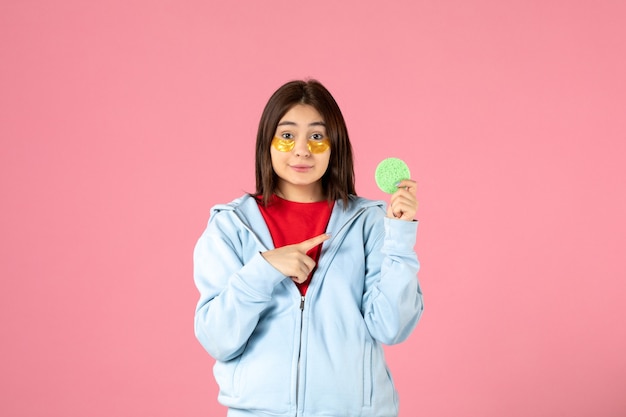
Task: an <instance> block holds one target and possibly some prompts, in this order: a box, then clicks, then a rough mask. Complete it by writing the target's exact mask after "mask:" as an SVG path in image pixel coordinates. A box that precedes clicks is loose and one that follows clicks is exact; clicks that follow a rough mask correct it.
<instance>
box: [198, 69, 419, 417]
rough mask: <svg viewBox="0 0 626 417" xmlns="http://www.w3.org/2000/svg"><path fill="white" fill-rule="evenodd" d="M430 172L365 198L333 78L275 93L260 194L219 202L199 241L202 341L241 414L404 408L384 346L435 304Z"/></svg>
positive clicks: (259, 173) (266, 115)
mask: <svg viewBox="0 0 626 417" xmlns="http://www.w3.org/2000/svg"><path fill="white" fill-rule="evenodd" d="M415 195H416V183H415V182H414V181H412V180H404V181H401V182H400V183H399V184H398V190H397V191H396V192H395V193H394V194H393V195H392V196H391V198H390V202H389V204H388V207H387V209H386V210H385V208H384V206H385V203H384V202H380V201H372V200H367V199H364V198H361V197H357V196H356V192H355V187H354V170H353V160H352V148H351V144H350V141H349V138H348V132H347V129H346V126H345V122H344V119H343V116H342V114H341V111H340V109H339V107H338V106H337V103H336V102H335V100H334V98H333V97H332V96H331V94H330V93H329V92H328V90H327V89H326V88H325V87H324V86H322V85H321V84H320V83H319V82H317V81H314V80H308V81H292V82H289V83H287V84H285V85H283V86H282V87H280V88H279V89H278V90H277V91H276V92H275V93H274V94H273V95H272V97H271V98H270V99H269V101H268V103H267V105H266V107H265V110H264V111H263V114H262V117H261V121H260V124H259V129H258V134H257V142H256V193H255V194H249V195H248V194H247V195H244V196H242V197H240V198H238V199H236V200H234V201H232V202H231V203H228V204H223V205H217V206H215V207H213V208H212V209H211V213H210V217H209V223H208V226H207V228H206V230H205V231H204V233H203V234H202V236H201V237H200V239H199V240H198V243H197V245H196V247H195V251H194V279H195V283H196V286H197V288H198V290H199V292H200V300H199V302H198V304H197V308H196V314H195V332H196V336H197V338H198V340H199V341H200V343H201V344H202V346H204V348H205V349H206V350H207V351H208V352H209V354H210V355H211V356H212V357H213V358H215V360H216V363H215V366H214V375H215V379H216V381H217V382H218V384H219V388H220V392H219V396H218V399H219V401H220V402H221V403H222V404H223V405H225V406H226V407H228V416H229V417H239V416H242V417H243V416H268V417H269V416H272V417H276V416H290V417H293V416H303V417H305V416H310V417H313V416H320V417H321V416H324V417H339V416H342V417H343V416H372V417H392V416H397V415H398V398H397V393H396V390H395V388H394V384H393V381H392V378H391V375H390V373H389V370H388V368H387V365H386V362H385V358H384V353H383V348H382V344H394V343H399V342H401V341H403V340H405V339H406V338H407V337H408V336H409V334H410V333H411V331H412V330H413V328H414V327H415V325H416V324H417V321H418V320H419V318H420V316H421V313H422V309H423V304H422V293H421V290H420V286H419V283H418V280H417V271H418V269H419V263H418V261H417V257H416V254H415V252H414V249H413V248H414V245H415V238H416V232H417V221H415V220H414V217H415V213H416V211H417V200H416V197H415Z"/></svg>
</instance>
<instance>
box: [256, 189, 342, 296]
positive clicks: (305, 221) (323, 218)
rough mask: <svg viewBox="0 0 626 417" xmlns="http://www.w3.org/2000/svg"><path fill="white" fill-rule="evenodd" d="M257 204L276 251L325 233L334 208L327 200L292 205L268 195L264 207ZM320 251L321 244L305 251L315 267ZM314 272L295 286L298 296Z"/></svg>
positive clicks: (307, 284) (292, 202)
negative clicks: (298, 291)
mask: <svg viewBox="0 0 626 417" xmlns="http://www.w3.org/2000/svg"><path fill="white" fill-rule="evenodd" d="M257 201H258V202H259V210H261V214H262V215H263V218H264V219H265V223H267V227H268V229H269V231H270V234H271V235H272V240H273V241H274V247H276V248H280V247H282V246H286V245H293V244H296V243H300V242H302V241H304V240H307V239H310V238H312V237H315V236H318V235H321V234H322V233H325V232H326V227H327V226H328V220H329V219H330V213H331V211H332V209H333V205H334V202H331V203H329V202H327V201H319V202H314V203H296V202H294V201H288V200H285V199H283V198H280V197H278V196H276V195H274V196H272V200H271V201H270V203H269V204H268V205H267V207H265V206H263V204H261V202H260V201H259V200H257ZM321 251H322V245H318V246H316V247H314V248H313V249H311V250H309V251H308V252H307V255H308V256H310V257H311V258H312V259H313V260H314V261H315V263H316V264H317V261H318V260H319V258H320V253H321ZM316 269H317V267H315V268H313V271H311V273H310V274H309V277H308V278H307V280H306V281H304V282H303V283H302V284H298V283H296V285H297V286H298V289H299V290H300V294H302V295H305V294H306V290H307V288H308V287H309V283H310V282H311V277H312V276H313V273H314V272H315V270H316ZM294 283H295V282H294Z"/></svg>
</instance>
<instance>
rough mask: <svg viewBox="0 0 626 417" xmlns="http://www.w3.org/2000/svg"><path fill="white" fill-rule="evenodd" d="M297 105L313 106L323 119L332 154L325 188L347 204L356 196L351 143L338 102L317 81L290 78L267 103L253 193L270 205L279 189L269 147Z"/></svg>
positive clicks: (324, 178) (259, 135)
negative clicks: (283, 118) (287, 114)
mask: <svg viewBox="0 0 626 417" xmlns="http://www.w3.org/2000/svg"><path fill="white" fill-rule="evenodd" d="M296 104H305V105H309V106H312V107H314V108H315V110H317V111H318V113H319V114H320V115H321V116H322V118H323V119H324V122H325V124H326V134H327V135H328V138H329V139H330V149H331V153H330V161H329V163H328V169H327V170H326V172H325V173H324V175H323V176H322V188H323V190H324V193H325V194H326V198H327V200H328V201H335V200H338V199H341V200H343V202H344V205H345V206H346V207H347V205H348V203H349V196H350V195H356V190H355V187H354V162H353V158H352V145H351V144H350V139H349V137H348V129H347V127H346V122H345V121H344V118H343V115H342V114H341V110H340V109H339V106H338V105H337V102H336V101H335V99H334V98H333V96H332V95H331V94H330V92H329V91H328V90H327V89H326V87H324V86H323V85H322V84H321V83H320V82H319V81H316V80H304V81H301V80H297V81H290V82H288V83H286V84H284V85H282V86H281V87H280V88H279V89H278V90H276V92H274V94H273V95H272V96H271V97H270V99H269V100H268V102H267V104H266V105H265V109H264V110H263V114H262V115H261V120H260V122H259V129H258V132H257V138H256V157H255V174H256V193H255V194H254V195H255V196H256V197H262V199H263V203H264V204H266V205H267V204H268V203H269V201H270V198H271V196H272V194H273V193H274V191H275V190H276V186H277V184H278V178H277V176H276V173H275V172H274V169H273V168H272V158H271V155H270V146H271V143H272V139H273V137H274V134H275V133H276V127H277V126H278V122H279V121H280V119H281V118H282V117H283V116H284V115H285V113H287V112H288V111H289V110H290V109H291V108H292V107H293V106H295V105H296Z"/></svg>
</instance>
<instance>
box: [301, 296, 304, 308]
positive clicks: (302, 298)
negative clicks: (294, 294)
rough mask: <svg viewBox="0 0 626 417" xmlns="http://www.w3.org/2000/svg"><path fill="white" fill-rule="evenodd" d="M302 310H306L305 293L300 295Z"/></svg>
mask: <svg viewBox="0 0 626 417" xmlns="http://www.w3.org/2000/svg"><path fill="white" fill-rule="evenodd" d="M300 310H304V295H301V296H300Z"/></svg>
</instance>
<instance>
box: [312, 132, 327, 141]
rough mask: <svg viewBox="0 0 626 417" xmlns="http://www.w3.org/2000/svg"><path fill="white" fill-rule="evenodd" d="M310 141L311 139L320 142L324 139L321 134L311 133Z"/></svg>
mask: <svg viewBox="0 0 626 417" xmlns="http://www.w3.org/2000/svg"><path fill="white" fill-rule="evenodd" d="M311 139H313V140H322V139H324V135H322V134H321V133H313V134H312V135H311Z"/></svg>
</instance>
